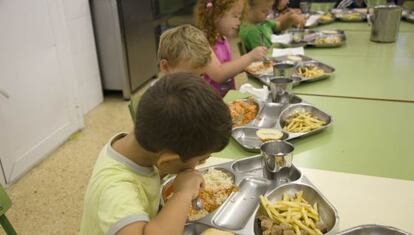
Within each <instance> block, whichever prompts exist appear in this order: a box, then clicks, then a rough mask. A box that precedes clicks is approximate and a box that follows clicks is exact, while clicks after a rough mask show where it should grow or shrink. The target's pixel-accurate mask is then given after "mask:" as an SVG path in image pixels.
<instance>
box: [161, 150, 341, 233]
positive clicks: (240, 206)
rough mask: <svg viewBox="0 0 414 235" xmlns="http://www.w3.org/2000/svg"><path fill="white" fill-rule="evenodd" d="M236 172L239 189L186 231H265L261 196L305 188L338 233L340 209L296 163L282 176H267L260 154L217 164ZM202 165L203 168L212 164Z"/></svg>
mask: <svg viewBox="0 0 414 235" xmlns="http://www.w3.org/2000/svg"><path fill="white" fill-rule="evenodd" d="M210 167H214V168H217V169H222V170H224V171H226V172H229V173H231V174H232V175H233V176H234V181H235V184H236V185H238V186H239V188H240V190H239V191H238V192H233V193H232V194H231V195H230V196H229V197H228V198H227V199H226V201H225V202H224V203H223V204H222V205H221V206H220V207H219V208H218V209H217V210H215V211H213V212H212V213H210V214H209V215H207V216H206V217H204V218H202V219H200V220H197V221H193V222H189V223H187V225H186V227H185V231H184V234H186V235H193V234H200V233H201V232H203V231H204V230H206V229H208V228H217V229H220V230H225V231H229V232H232V233H235V234H240V235H244V234H246V235H251V234H261V233H260V230H258V228H257V226H256V225H255V224H256V217H257V212H258V209H259V196H260V195H266V196H267V197H268V198H269V199H271V200H273V199H277V197H278V195H279V194H280V193H283V192H286V191H287V192H295V191H298V190H303V191H304V197H305V199H307V200H308V201H309V202H310V203H313V202H318V206H319V208H320V209H319V212H320V214H321V216H322V220H324V222H325V221H326V222H325V223H327V227H328V228H330V230H329V232H328V233H326V234H328V235H331V234H335V233H336V232H337V229H338V224H339V216H338V213H337V212H336V209H335V208H334V207H333V206H332V205H331V204H330V203H329V202H328V201H327V200H326V198H325V197H324V196H323V194H322V193H321V192H320V191H319V190H318V189H316V188H315V187H314V186H313V184H312V183H311V182H310V181H309V180H308V179H307V178H306V177H305V176H304V175H303V174H302V172H300V171H299V169H297V168H296V167H295V166H294V165H292V167H291V168H284V169H282V172H281V173H280V175H279V178H277V179H276V180H275V179H272V180H270V179H267V178H264V177H263V171H262V159H261V156H260V155H257V156H253V157H249V158H244V159H241V160H236V161H231V162H227V163H223V164H218V165H215V166H210ZM210 167H207V168H203V169H200V170H201V171H204V170H207V169H208V168H210ZM172 180H173V178H170V179H168V180H167V181H165V182H164V183H163V187H162V189H164V187H165V186H166V185H167V184H170V183H171V182H172Z"/></svg>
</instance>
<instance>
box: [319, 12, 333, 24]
mask: <svg viewBox="0 0 414 235" xmlns="http://www.w3.org/2000/svg"><path fill="white" fill-rule="evenodd" d="M328 14H329V15H330V16H331V19H329V20H324V19H323V18H322V19H321V18H319V20H318V24H320V25H325V24H329V23H332V22H334V21H335V15H334V14H332V13H330V12H328V13H325V14H323V15H322V16H321V17H323V16H324V15H328Z"/></svg>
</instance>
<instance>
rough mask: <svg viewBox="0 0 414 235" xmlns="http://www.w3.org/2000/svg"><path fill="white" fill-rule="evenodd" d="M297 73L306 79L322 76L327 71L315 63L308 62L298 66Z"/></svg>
mask: <svg viewBox="0 0 414 235" xmlns="http://www.w3.org/2000/svg"><path fill="white" fill-rule="evenodd" d="M296 74H297V75H298V76H300V77H302V78H305V79H312V78H316V77H320V76H322V75H324V74H325V71H324V70H323V69H321V68H318V66H316V65H314V64H306V65H302V66H299V67H298V68H296Z"/></svg>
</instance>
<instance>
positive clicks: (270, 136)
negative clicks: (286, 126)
mask: <svg viewBox="0 0 414 235" xmlns="http://www.w3.org/2000/svg"><path fill="white" fill-rule="evenodd" d="M256 135H257V137H259V139H260V140H262V141H263V142H265V141H269V140H280V139H281V138H282V137H283V132H282V131H280V130H278V129H271V128H262V129H259V130H257V131H256Z"/></svg>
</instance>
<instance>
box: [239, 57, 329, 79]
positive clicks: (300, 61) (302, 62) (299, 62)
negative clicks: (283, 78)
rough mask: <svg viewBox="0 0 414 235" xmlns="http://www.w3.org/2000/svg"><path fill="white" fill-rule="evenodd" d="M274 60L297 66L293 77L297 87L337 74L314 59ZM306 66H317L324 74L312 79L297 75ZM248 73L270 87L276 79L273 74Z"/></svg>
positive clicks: (287, 58)
mask: <svg viewBox="0 0 414 235" xmlns="http://www.w3.org/2000/svg"><path fill="white" fill-rule="evenodd" d="M291 58H296V60H292V59H291ZM272 60H273V61H274V62H281V61H291V62H293V63H294V64H295V68H294V73H293V76H292V79H293V80H294V84H293V85H294V86H297V85H299V84H301V83H303V82H315V81H319V80H322V79H326V78H330V77H331V76H332V75H333V73H334V72H335V68H333V67H332V66H329V65H327V64H325V63H322V62H320V61H318V60H315V59H312V58H310V57H307V56H304V55H295V56H280V57H274V58H272ZM306 64H313V65H315V66H317V67H318V68H321V69H323V70H324V72H325V73H324V74H323V75H321V76H318V77H312V78H305V77H302V76H299V75H298V73H297V69H298V68H299V67H301V66H303V65H306ZM246 73H247V74H248V75H249V76H250V77H252V78H255V79H257V80H259V81H260V82H261V83H263V84H265V85H267V86H269V85H270V80H272V79H273V78H274V76H273V74H268V73H262V74H261V73H256V74H254V73H250V72H248V71H246Z"/></svg>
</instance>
